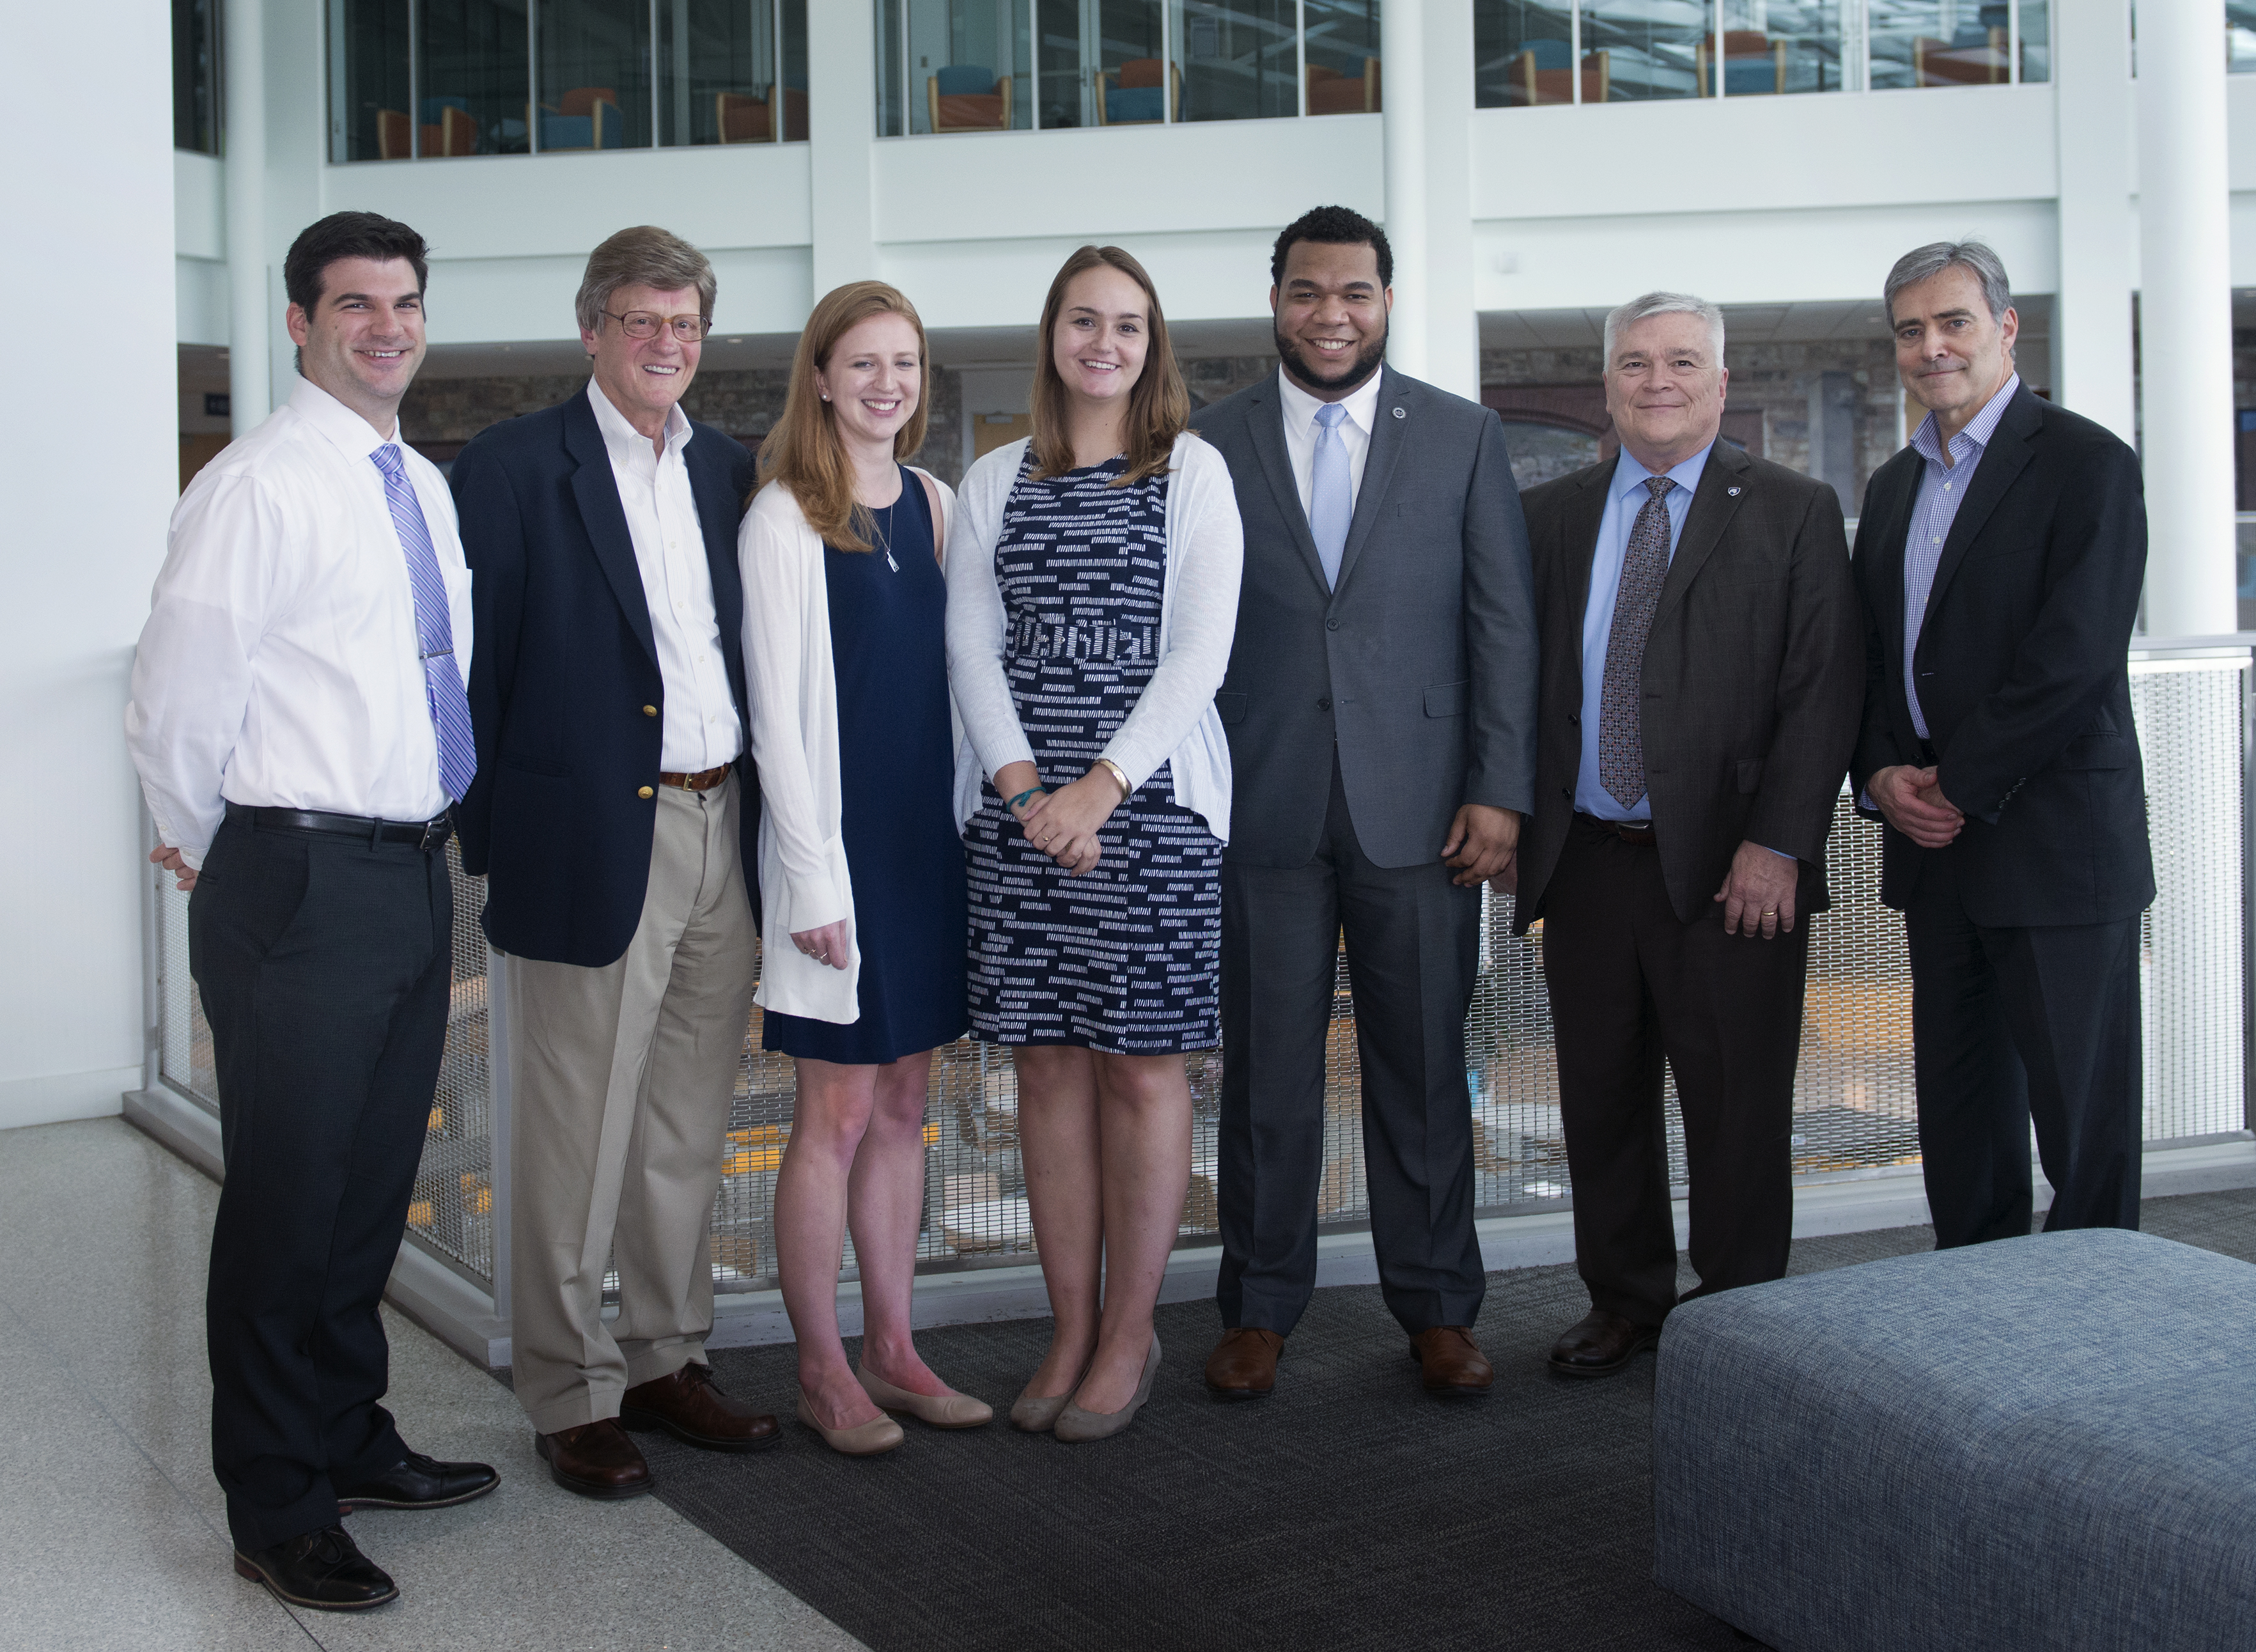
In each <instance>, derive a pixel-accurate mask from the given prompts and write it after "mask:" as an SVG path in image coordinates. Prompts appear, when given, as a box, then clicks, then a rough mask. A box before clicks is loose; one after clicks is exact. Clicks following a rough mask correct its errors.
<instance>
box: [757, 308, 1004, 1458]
mask: <svg viewBox="0 0 2256 1652" xmlns="http://www.w3.org/2000/svg"><path fill="white" fill-rule="evenodd" d="M929 378H930V369H929V367H928V365H927V357H926V351H925V335H924V324H923V323H922V322H921V321H919V320H918V319H917V313H916V310H915V308H914V307H913V306H912V305H911V304H910V303H909V301H908V300H906V298H904V297H902V296H901V294H900V293H898V292H896V291H895V290H894V289H893V288H892V287H890V286H885V284H884V283H882V282H878V281H857V282H854V283H852V284H850V285H849V286H842V287H840V288H838V289H837V290H836V291H835V292H833V293H829V294H828V296H827V297H825V298H824V299H823V300H822V301H821V303H820V304H818V305H816V306H815V307H814V314H812V315H810V316H809V317H808V318H807V328H806V330H805V331H804V332H802V333H801V334H800V341H799V352H798V356H797V358H796V359H795V360H794V361H793V364H792V375H791V386H790V389H789V390H788V391H787V392H786V393H785V399H784V413H783V417H782V419H781V420H779V422H778V425H777V427H776V430H775V432H774V434H772V435H771V436H769V438H768V440H767V441H766V442H765V444H764V445H763V446H762V448H761V451H760V475H761V478H762V480H763V481H764V482H765V484H766V485H765V486H764V487H762V488H761V489H760V491H759V492H758V494H756V495H755V496H754V497H753V499H752V503H751V509H750V510H749V511H748V512H746V513H745V516H744V526H743V527H742V529H741V530H740V531H739V533H738V542H737V556H738V561H739V562H740V564H741V566H742V568H743V570H744V667H745V674H746V681H747V686H748V688H750V690H751V692H750V694H749V695H748V696H747V697H748V698H749V700H750V701H751V740H752V756H753V759H754V760H755V761H756V762H757V763H758V765H759V773H760V792H761V799H762V803H763V808H762V811H761V819H760V902H761V908H762V913H763V920H764V921H763V922H762V924H761V932H762V935H763V949H762V956H761V968H760V986H759V992H758V1003H759V1005H760V1006H761V1010H762V1018H761V1026H762V1042H763V1043H764V1044H765V1046H766V1047H767V1048H770V1049H775V1050H781V1051H783V1052H785V1053H786V1054H787V1055H790V1056H791V1057H792V1058H793V1066H794V1069H795V1071H796V1074H797V1097H796V1100H795V1102H794V1104H793V1119H792V1133H791V1142H790V1145H789V1147H787V1148H786V1150H785V1153H784V1161H783V1166H782V1170H781V1174H780V1175H779V1176H778V1178H777V1183H776V1211H775V1219H776V1267H777V1271H778V1273H779V1274H780V1275H781V1276H782V1283H783V1299H784V1306H785V1308H786V1310H788V1311H789V1313H790V1315H791V1323H792V1329H793V1331H794V1332H795V1333H796V1334H797V1336H798V1338H799V1385H800V1398H799V1417H800V1422H802V1423H806V1424H807V1426H808V1427H809V1428H811V1429H814V1430H815V1431H816V1432H817V1433H819V1434H821V1436H822V1437H823V1439H824V1440H825V1441H827V1442H828V1444H830V1445H832V1446H833V1447H835V1449H836V1450H838V1451H844V1452H847V1453H849V1454H850V1455H855V1456H866V1455H868V1454H870V1453H871V1452H875V1451H888V1450H891V1449H892V1447H893V1446H896V1445H898V1444H900V1441H901V1430H900V1425H899V1423H895V1422H893V1421H892V1419H891V1418H890V1417H888V1416H887V1415H886V1412H887V1411H888V1410H894V1411H906V1412H907V1413H909V1414H910V1415H913V1416H917V1417H920V1418H922V1419H923V1420H924V1421H925V1422H926V1423H930V1424H932V1425H933V1426H934V1427H937V1428H976V1427H977V1426H978V1425H979V1424H981V1423H984V1422H986V1421H987V1420H988V1418H989V1417H991V1415H993V1413H992V1412H991V1410H990V1409H989V1408H988V1407H987V1406H986V1405H985V1404H984V1403H983V1402H982V1401H978V1400H975V1399H973V1398H972V1397H971V1396H970V1395H969V1394H957V1393H955V1391H954V1390H952V1389H951V1388H949V1387H948V1385H947V1384H946V1383H945V1382H942V1381H941V1380H940V1379H939V1378H938V1377H936V1376H934V1374H933V1373H932V1370H931V1368H930V1367H929V1366H927V1365H926V1364H925V1363H924V1361H923V1360H922V1359H920V1358H919V1357H918V1354H917V1351H916V1345H915V1342H914V1340H913V1338H912V1336H911V1334H910V1318H909V1290H910V1286H911V1283H912V1281H913V1277H914V1274H915V1272H916V1243H917V1230H918V1227H919V1225H920V1221H921V1218H922V1212H923V1203H924V1109H925V1091H926V1087H927V1082H928V1078H929V1075H930V1072H931V1070H932V1052H933V1050H934V1047H936V1046H938V1045H941V1044H946V1043H951V1042H953V1041H955V1039H957V1038H959V1037H961V1036H962V1034H963V1029H964V1021H965V1010H964V997H963V953H962V935H963V921H964V920H963V858H962V847H961V845H960V844H958V843H957V841H956V825H957V822H956V820H955V816H954V815H953V814H952V812H951V810H952V807H953V804H952V789H953V785H954V769H955V750H954V747H955V736H954V733H953V731H952V730H951V728H950V721H951V719H950V716H949V707H948V669H947V656H946V650H945V643H944V641H943V637H942V626H943V623H944V615H945V613H946V610H947V603H948V597H947V588H946V583H945V581H944V580H943V579H942V577H941V569H940V564H939V561H938V550H939V547H940V546H941V544H942V543H944V542H945V530H944V528H943V527H942V526H941V525H942V524H944V523H945V522H946V521H947V519H948V510H949V507H950V506H951V505H953V503H954V496H953V495H952V494H950V493H949V491H948V488H947V486H946V484H943V483H941V482H939V481H938V480H936V479H935V478H934V477H930V476H927V474H926V473H925V472H923V471H921V470H916V469H911V468H910V467H909V466H907V465H906V464H903V463H902V462H901V459H902V458H903V457H904V456H905V455H909V454H913V453H914V452H915V451H916V450H917V449H918V448H919V447H920V446H921V445H922V444H923V441H924V429H925V406H926V403H927V395H926V389H927V383H928V381H929ZM849 1189H851V1198H849ZM849 1222H850V1223H851V1226H852V1229H853V1233H854V1258H855V1261H856V1262H857V1265H858V1266H859V1267H860V1269H861V1274H862V1310H863V1324H864V1336H863V1342H862V1359H861V1363H860V1366H858V1368H855V1369H849V1367H848V1366H847V1364H846V1354H845V1350H844V1348H843V1346H842V1345H841V1343H840V1341H839V1338H838V1310H837V1295H838V1267H839V1262H840V1260H841V1253H842V1245H843V1242H844V1233H845V1230H846V1228H847V1226H848V1225H849Z"/></svg>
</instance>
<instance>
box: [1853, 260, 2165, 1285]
mask: <svg viewBox="0 0 2256 1652" xmlns="http://www.w3.org/2000/svg"><path fill="white" fill-rule="evenodd" d="M1886 302H1887V307H1888V315H1889V321H1890V323H1891V324H1892V326H1893V328H1894V331H1895V341H1896V371H1897V373H1898V375H1899V376H1900V378H1902V380H1903V385H1904V389H1905V391H1906V392H1907V394H1908V395H1909V396H1910V397H1911V399H1913V400H1914V401H1915V402H1917V403H1918V404H1919V405H1920V406H1922V407H1925V408H1926V409H1927V410H1928V413H1927V417H1926V419H1925V420H1923V421H1922V422H1921V425H1920V427H1919V430H1918V432H1917V433H1916V434H1914V436H1913V438H1912V445H1911V446H1910V447H1908V448H1906V449H1905V450H1904V451H1903V452H1901V453H1900V454H1898V455H1896V456H1895V457H1894V458H1893V459H1891V460H1889V461H1888V462H1887V463H1886V464H1885V465H1883V466H1882V467H1881V468H1880V469H1879V472H1878V473H1876V474H1875V475H1874V476H1873V477H1872V484H1871V485H1870V486H1869V487H1867V488H1866V489H1865V510H1864V518H1863V520H1862V521H1861V522H1860V523H1859V524H1858V530H1857V552H1858V554H1857V588H1858V595H1859V597H1861V598H1862V603H1863V609H1864V619H1865V717H1864V728H1863V731H1862V732H1861V734H1860V735H1859V737H1858V743H1857V752H1856V759H1855V761H1854V763H1853V765H1852V770H1853V773H1854V776H1855V779H1856V782H1857V785H1858V789H1859V793H1860V795H1861V797H1862V799H1863V801H1865V802H1866V803H1867V804H1869V805H1870V807H1871V808H1872V810H1873V811H1874V812H1876V813H1877V814H1878V815H1879V817H1880V818H1881V819H1882V820H1883V821H1884V822H1886V828H1885V830H1884V832H1883V844H1884V847H1883V851H1882V860H1881V871H1880V898H1881V899H1882V900H1885V901H1886V902H1887V904H1888V905H1889V906H1891V907H1895V908H1897V909H1898V910H1900V912H1902V913H1903V914H1904V929H1905V935H1906V939H1907V942H1908V943H1909V947H1910V955H1911V972H1912V1036H1913V1045H1914V1070H1915V1072H1916V1075H1917V1078H1918V1084H1919V1139H1920V1153H1921V1160H1922V1161H1923V1163H1924V1165H1925V1168H1926V1174H1927V1202H1928V1210H1929V1211H1931V1213H1932V1214H1933V1216H1934V1218H1935V1243H1936V1244H1937V1245H1938V1246H1951V1245H1970V1244H1974V1243H1977V1242H1978V1241H1980V1240H1984V1239H2009V1238H2012V1237H2013V1236H2015V1235H2019V1234H2026V1233H2027V1232H2028V1231H2029V1216H2030V1211H2031V1205H2032V1199H2031V1188H2030V1176H2029V1147H2028V1143H2029V1126H2030V1122H2031V1120H2032V1119H2034V1122H2035V1126H2036V1137H2037V1151H2038V1154H2039V1155H2040V1156H2041V1158H2042V1160H2043V1161H2044V1170H2045V1177H2046V1179H2047V1180H2048V1181H2049V1182H2050V1183H2052V1186H2053V1203H2052V1211H2051V1213H2050V1214H2049V1215H2048V1217H2047V1218H2046V1219H2045V1228H2046V1231H2047V1232H2051V1231H2053V1230H2055V1229H2060V1228H2072V1227H2132V1228H2135V1227H2136V1226H2138V1225H2139V1168H2140V1028H2139V1020H2140V1016H2139V961H2138V957H2139V955H2138V948H2139V914H2140V913H2141V912H2142V911H2144V910H2145V908H2146V907H2147V902H2149V901H2150V900H2153V899H2154V861H2153V857H2152V856H2151V854H2150V853H2149V852H2148V849H2147V808H2146V776H2145V771H2144V769H2143V767H2142V766H2141V764H2140V757H2139V735H2138V731H2137V729H2136V728H2135V727H2133V724H2132V721H2131V691H2130V681H2129V672H2128V668H2127V664H2126V655H2127V653H2128V650H2129V646H2130V639H2131V627H2132V625H2133V622H2134V621H2135V619H2136V618H2137V615H2138V611H2139V591H2140V585H2141V584H2142V582H2144V580H2145V577H2146V566H2147V507H2146V498H2145V493H2144V490H2143V488H2142V487H2141V484H2140V475H2139V460H2138V455H2136V454H2134V453H2133V452H2132V450H2131V449H2130V448H2127V447H2126V446H2125V445H2124V444H2123V443H2122V442H2121V441H2118V440H2117V439H2116V438H2115V437H2114V436H2113V435H2111V434H2109V433H2108V432H2107V431H2106V430H2104V429H2103V428H2101V427H2099V426H2098V425H2096V424H2094V423H2092V422H2091V421H2090V420H2088V419H2081V418H2078V417H2077V416H2076V414H2074V413H2069V412H2068V411H2066V410H2065V409H2063V408H2060V407H2055V406H2051V405H2050V404H2049V403H2047V402H2044V401H2041V400H2039V399H2037V398H2036V397H2035V396H2034V395H2032V394H2031V393H2030V392H2029V389H2028V387H2027V385H2024V384H2022V383H2021V381H2020V375H2019V373H2017V372H2016V371H2014V366H2013V345H2014V340H2015V338H2016V336H2017V335H2018V331H2019V327H2020V321H2019V318H2018V317H2017V316H2016V315H2015V314H2014V313H2013V308H2012V295H2011V293H2010V292H2009V290H2008V288H2007V286H2006V272H2005V268H2004V266H2003V265H2000V264H1999V261H1998V257H1997V254H1996V253H1994V252H1992V251H1991V250H1990V249H1989V248H1988V247H1986V246H1984V245H1983V244H1981V243H1979V242H1959V243H1950V242H1939V243H1936V244H1934V245H1931V246H1924V247H1921V248H1919V249H1917V250H1916V251H1912V252H1907V253H1906V254H1905V255H1904V256H1903V257H1902V258H1900V259H1899V260H1897V262H1896V265H1895V267H1894V269H1893V270H1892V271H1890V272H1889V273H1888V279H1887V283H1886Z"/></svg>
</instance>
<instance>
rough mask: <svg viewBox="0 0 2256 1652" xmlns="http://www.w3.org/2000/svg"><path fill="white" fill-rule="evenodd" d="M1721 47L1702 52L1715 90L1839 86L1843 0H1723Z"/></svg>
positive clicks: (1752, 92) (1764, 91)
mask: <svg viewBox="0 0 2256 1652" xmlns="http://www.w3.org/2000/svg"><path fill="white" fill-rule="evenodd" d="M1718 11H1719V12H1720V14H1721V15H1720V16H1719V17H1718V18H1717V24H1718V29H1717V42H1716V47H1717V49H1714V50H1710V51H1708V52H1703V53H1701V54H1700V55H1701V58H1702V60H1703V63H1705V64H1706V65H1707V74H1706V75H1705V77H1704V79H1703V85H1704V87H1705V88H1706V90H1707V94H1708V95H1710V96H1711V97H1712V96H1716V95H1722V96H1724V97H1769V96H1775V95H1778V94H1780V93H1783V92H1837V91H1839V90H1841V88H1842V81H1841V6H1840V4H1839V0H1720V4H1719V7H1718Z"/></svg>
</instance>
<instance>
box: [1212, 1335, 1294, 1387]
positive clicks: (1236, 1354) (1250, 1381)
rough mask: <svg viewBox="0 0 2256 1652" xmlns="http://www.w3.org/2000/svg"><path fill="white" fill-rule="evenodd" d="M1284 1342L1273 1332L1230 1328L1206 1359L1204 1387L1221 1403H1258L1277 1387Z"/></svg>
mask: <svg viewBox="0 0 2256 1652" xmlns="http://www.w3.org/2000/svg"><path fill="white" fill-rule="evenodd" d="M1284 1350H1285V1339H1284V1338H1282V1337H1280V1336H1279V1335H1278V1334H1277V1333H1276V1332H1275V1331H1262V1330H1259V1329H1257V1328H1255V1327H1252V1326H1248V1327H1247V1328H1245V1329H1244V1330H1242V1331H1241V1330H1239V1329H1237V1327H1236V1326H1232V1327H1231V1328H1230V1330H1228V1331H1223V1333H1222V1340H1221V1341H1220V1342H1218V1343H1216V1344H1215V1345H1214V1352H1212V1353H1210V1354H1209V1355H1208V1356H1207V1357H1206V1386H1207V1387H1209V1389H1211V1390H1212V1391H1213V1393H1214V1394H1215V1397H1216V1398H1217V1399H1222V1400H1258V1399H1262V1398H1264V1397H1265V1396H1266V1395H1267V1394H1269V1392H1270V1391H1271V1390H1272V1389H1273V1388H1274V1387H1276V1386H1277V1356H1278V1355H1279V1354H1280V1353H1282V1352H1284Z"/></svg>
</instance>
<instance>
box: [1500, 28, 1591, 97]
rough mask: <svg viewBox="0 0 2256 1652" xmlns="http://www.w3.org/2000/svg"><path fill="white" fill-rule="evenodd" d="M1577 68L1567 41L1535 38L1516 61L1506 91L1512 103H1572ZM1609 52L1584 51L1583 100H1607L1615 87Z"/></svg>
mask: <svg viewBox="0 0 2256 1652" xmlns="http://www.w3.org/2000/svg"><path fill="white" fill-rule="evenodd" d="M1573 77H1574V69H1573V67H1571V65H1570V64H1569V61H1568V46H1567V43H1566V42H1565V41H1564V40H1534V41H1531V42H1529V44H1528V45H1527V46H1526V47H1525V48H1524V49H1522V51H1521V52H1520V53H1519V56H1518V57H1516V58H1513V59H1512V66H1511V68H1510V69H1509V71H1508V72H1507V78H1506V81H1505V95H1506V98H1507V100H1508V101H1509V102H1512V103H1571V102H1574V101H1575V88H1574V79H1573ZM1612 87H1613V81H1612V76H1611V71H1610V67H1609V59H1608V54H1607V53H1604V52H1585V53H1583V102H1585V103H1603V102H1605V101H1606V97H1607V95H1608V93H1610V92H1611V90H1612Z"/></svg>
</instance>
